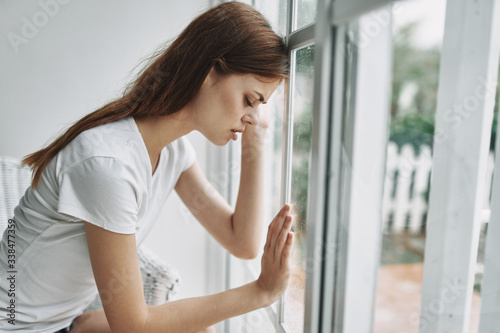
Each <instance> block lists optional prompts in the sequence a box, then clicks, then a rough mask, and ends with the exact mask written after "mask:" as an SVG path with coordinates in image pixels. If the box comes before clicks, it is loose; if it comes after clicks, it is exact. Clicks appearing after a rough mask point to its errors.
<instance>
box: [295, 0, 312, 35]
mask: <svg viewBox="0 0 500 333" xmlns="http://www.w3.org/2000/svg"><path fill="white" fill-rule="evenodd" d="M317 4H318V1H317V0H298V1H297V2H296V5H295V6H296V7H295V8H296V11H295V25H294V30H295V29H300V28H303V27H305V26H306V25H309V24H312V23H314V22H316V6H317Z"/></svg>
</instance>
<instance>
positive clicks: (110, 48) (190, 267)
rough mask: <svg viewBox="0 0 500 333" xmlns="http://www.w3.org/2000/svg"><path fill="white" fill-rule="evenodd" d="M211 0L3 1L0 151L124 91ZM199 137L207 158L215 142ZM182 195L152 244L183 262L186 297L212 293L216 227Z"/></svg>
mask: <svg viewBox="0 0 500 333" xmlns="http://www.w3.org/2000/svg"><path fill="white" fill-rule="evenodd" d="M208 4H209V2H208V1H207V0H184V1H182V2H180V1H162V0H141V1H139V0H137V1H133V0H126V1H124V0H108V1H98V0H85V1H77V0H72V1H71V0H39V1H34V0H23V1H14V0H3V1H0V43H1V44H0V64H1V65H0V154H1V155H10V156H14V157H18V158H21V157H23V156H25V155H27V154H29V153H31V152H34V151H36V150H38V149H40V148H42V146H44V145H45V144H46V143H47V142H48V141H49V140H50V141H51V140H52V139H54V138H55V136H56V135H57V134H60V131H62V130H63V129H64V128H65V127H66V126H67V125H69V124H70V123H72V122H74V121H76V120H77V119H79V118H81V117H82V116H83V115H85V114H87V113H90V112H92V111H94V110H95V109H96V108H97V107H99V106H101V105H103V104H104V103H105V102H107V101H109V100H111V99H113V98H114V97H118V96H119V95H120V93H121V92H122V88H123V86H124V84H125V83H127V82H128V81H129V80H130V79H131V78H132V77H133V76H131V75H130V74H131V71H132V70H133V69H134V68H135V66H136V65H138V64H139V60H140V59H142V58H143V57H145V56H147V55H149V54H150V52H151V51H153V50H154V49H156V48H157V47H158V46H159V45H160V44H162V43H164V42H166V41H167V40H169V39H171V38H174V37H175V36H176V35H177V34H178V33H179V32H180V31H181V30H182V29H183V28H184V27H185V26H186V25H187V24H188V23H189V22H190V21H191V20H192V19H193V18H194V17H195V16H196V15H197V14H199V13H201V12H203V11H204V10H205V9H206V8H207V7H208ZM189 138H190V140H191V142H192V143H193V145H194V146H195V149H197V153H198V159H199V160H200V163H201V164H202V166H203V167H204V166H205V154H204V148H205V147H206V141H205V139H204V138H202V137H201V135H200V134H198V133H192V134H190V135H189ZM179 201H180V200H179V198H178V197H177V196H176V195H175V194H173V195H172V197H171V198H170V199H169V201H168V202H167V204H166V205H165V207H164V209H163V211H162V214H161V216H160V219H159V221H158V223H157V225H156V226H155V229H153V231H152V232H151V234H150V236H148V239H146V241H145V243H146V245H147V246H148V247H149V248H150V249H152V250H154V251H155V252H157V253H158V254H159V255H160V256H161V257H162V258H163V259H164V260H166V261H167V262H168V263H169V264H171V265H174V266H176V267H177V269H178V270H179V271H180V273H181V275H182V279H183V284H182V289H181V291H180V293H179V295H178V297H179V298H183V297H191V296H199V295H204V294H206V290H207V289H206V276H207V274H206V269H205V268H206V267H205V263H206V258H205V256H204V254H205V253H206V249H205V246H206V243H207V237H208V236H207V235H208V234H207V233H206V232H205V230H204V229H203V228H202V227H201V226H200V225H199V224H198V223H197V222H195V221H193V220H190V219H189V218H186V214H185V213H183V212H182V209H181V208H179V207H182V206H180V205H179V204H178V202H179Z"/></svg>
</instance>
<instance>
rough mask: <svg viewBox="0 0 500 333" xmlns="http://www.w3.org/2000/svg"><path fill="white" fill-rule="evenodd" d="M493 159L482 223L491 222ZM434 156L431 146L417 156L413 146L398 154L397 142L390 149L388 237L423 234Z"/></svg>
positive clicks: (490, 158) (385, 220) (385, 212)
mask: <svg viewBox="0 0 500 333" xmlns="http://www.w3.org/2000/svg"><path fill="white" fill-rule="evenodd" d="M493 167H494V157H493V153H491V152H490V154H489V156H488V168H487V172H486V175H485V177H486V186H485V195H484V202H483V222H487V221H488V220H489V207H490V203H489V202H490V193H491V181H492V176H493ZM431 168H432V153H431V149H430V147H429V146H427V145H426V146H421V151H420V154H419V155H418V156H416V155H415V153H414V150H413V147H412V146H411V145H404V146H402V147H401V151H400V152H399V153H398V147H397V145H396V144H395V143H394V142H389V144H388V146H387V162H386V177H385V186H384V197H383V205H382V214H383V215H382V216H383V217H382V219H383V223H384V232H385V233H391V234H394V233H402V232H407V233H412V234H418V233H423V231H424V229H425V220H426V216H427V202H426V200H425V197H424V196H425V193H426V192H427V191H428V190H429V186H430V176H431Z"/></svg>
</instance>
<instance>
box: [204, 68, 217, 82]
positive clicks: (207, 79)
mask: <svg viewBox="0 0 500 333" xmlns="http://www.w3.org/2000/svg"><path fill="white" fill-rule="evenodd" d="M216 79H217V72H216V70H215V67H214V66H212V68H210V71H209V72H208V74H207V76H205V80H204V81H203V84H204V85H209V86H212V85H214V83H215V82H216V81H217V80H216Z"/></svg>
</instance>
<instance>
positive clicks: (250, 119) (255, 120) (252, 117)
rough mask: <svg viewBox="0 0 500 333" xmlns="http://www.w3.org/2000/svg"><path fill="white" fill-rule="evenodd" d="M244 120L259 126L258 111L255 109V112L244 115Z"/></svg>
mask: <svg viewBox="0 0 500 333" xmlns="http://www.w3.org/2000/svg"><path fill="white" fill-rule="evenodd" d="M242 120H243V122H246V123H248V124H249V125H252V126H257V125H258V124H259V114H258V111H257V110H255V111H254V112H251V113H247V114H246V115H244V116H243V118H242Z"/></svg>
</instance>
